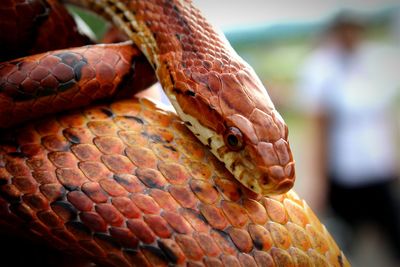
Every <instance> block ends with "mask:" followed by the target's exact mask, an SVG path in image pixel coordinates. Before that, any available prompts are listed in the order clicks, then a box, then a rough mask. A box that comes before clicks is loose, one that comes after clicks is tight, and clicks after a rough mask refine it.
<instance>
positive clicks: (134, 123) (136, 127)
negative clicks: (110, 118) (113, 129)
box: [114, 115, 144, 132]
mask: <svg viewBox="0 0 400 267" xmlns="http://www.w3.org/2000/svg"><path fill="white" fill-rule="evenodd" d="M114 123H115V125H117V126H118V127H119V128H120V129H122V130H126V131H134V132H138V131H140V130H141V129H142V128H143V124H144V121H143V120H142V119H141V118H140V117H137V116H134V115H124V116H118V117H115V118H114Z"/></svg>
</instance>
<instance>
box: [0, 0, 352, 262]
mask: <svg viewBox="0 0 400 267" xmlns="http://www.w3.org/2000/svg"><path fill="white" fill-rule="evenodd" d="M72 2H75V3H74V4H78V5H81V6H84V7H86V8H88V9H90V10H92V11H95V12H97V13H99V14H100V15H103V16H105V17H106V18H108V19H110V20H112V21H113V22H114V23H115V25H117V27H118V28H119V29H121V30H122V31H124V33H125V34H126V35H127V36H128V37H129V39H131V40H132V41H133V42H134V44H135V45H136V46H137V47H138V48H139V49H140V50H141V52H142V53H143V54H144V56H145V57H146V58H147V61H146V60H144V57H143V55H142V54H141V53H140V52H139V50H138V49H137V48H135V47H134V46H132V43H129V42H128V43H121V44H109V45H91V46H86V47H82V48H73V49H65V50H58V51H53V52H47V53H44V54H39V55H33V56H29V57H26V58H20V59H16V60H11V61H8V62H5V63H2V64H1V66H0V103H1V104H2V105H1V108H2V110H1V112H0V122H1V127H2V128H5V127H11V126H14V124H20V123H21V122H23V121H27V120H31V119H32V118H36V117H39V116H43V115H44V114H49V113H54V112H59V111H61V110H64V109H72V108H77V107H81V106H83V105H87V104H90V103H92V102H94V101H96V100H97V99H104V98H109V97H115V96H117V97H121V96H124V97H125V98H126V99H125V100H113V101H112V100H108V102H105V103H103V104H92V105H91V106H88V107H85V108H80V109H75V110H73V111H70V112H64V113H60V114H59V115H56V116H55V117H44V118H42V119H41V120H39V121H36V122H34V123H28V124H24V125H22V126H21V125H20V126H18V127H14V128H10V129H5V130H1V144H0V221H1V223H2V225H4V227H5V229H8V228H9V229H15V227H17V228H19V229H22V232H25V233H27V234H28V235H32V236H37V237H38V238H39V239H41V240H46V241H47V242H48V243H49V244H51V246H54V247H57V248H58V249H60V250H62V251H65V252H68V253H71V254H72V255H75V256H76V257H82V258H84V259H87V260H89V261H92V262H94V263H96V264H99V265H106V266H108V265H109V266H166V265H184V266H204V265H205V266H222V265H225V266H227V265H233V266H348V265H349V263H348V262H347V260H346V258H345V257H344V255H343V253H342V252H341V251H340V249H339V248H338V247H337V245H336V244H335V242H334V240H333V239H332V237H331V236H330V235H329V233H328V232H327V231H326V229H325V227H324V226H323V225H322V224H321V223H320V222H319V221H318V219H317V218H316V216H315V215H314V214H313V213H312V211H311V210H310V208H309V207H308V206H307V204H306V203H305V202H304V201H302V200H301V199H299V197H298V196H297V195H296V194H295V193H294V192H293V191H290V192H288V193H286V192H287V191H288V190H289V189H290V188H291V186H292V184H293V182H294V176H295V174H294V162H293V157H292V155H291V152H290V147H289V144H288V140H287V138H288V131H287V127H286V125H285V124H284V122H283V120H282V118H281V117H280V115H279V114H278V113H277V111H276V110H275V108H274V105H273V104H272V102H271V101H270V99H269V97H268V94H267V93H266V90H265V88H264V87H263V85H262V84H261V82H260V81H259V79H258V78H257V76H256V74H255V73H254V71H253V70H252V68H251V67H250V66H248V65H247V64H246V63H245V62H244V61H243V60H242V59H241V58H240V57H239V56H238V55H237V54H236V53H235V52H234V51H233V49H232V48H231V47H230V45H229V44H228V43H227V41H226V40H225V39H224V37H223V36H222V35H220V34H218V33H217V32H216V31H215V30H214V29H213V28H212V26H210V25H209V24H208V23H207V22H206V20H205V19H204V18H203V17H202V15H201V14H200V12H199V11H198V10H197V9H196V8H195V7H193V6H192V4H191V3H190V1H177V0H176V1H158V0H154V1H153V0H151V1H133V0H130V1H114V0H93V1H72ZM24 4H25V5H27V6H29V5H31V7H32V6H33V7H34V8H30V11H32V14H39V15H32V16H31V17H32V19H33V21H35V23H36V22H37V23H38V24H42V25H41V26H44V25H45V24H46V23H47V24H49V25H52V26H53V27H55V26H54V25H57V24H60V23H59V20H57V19H55V18H54V16H55V15H54V14H56V15H57V16H63V17H64V18H65V21H67V22H68V23H71V25H74V24H73V21H72V19H70V17H69V16H68V15H67V14H66V13H65V14H64V11H65V10H64V9H63V7H62V6H61V5H59V3H58V2H56V1H44V0H38V1H8V2H7V4H5V7H6V8H3V9H4V10H5V9H7V8H8V11H9V10H12V11H13V12H14V11H15V12H14V13H18V12H27V11H26V10H27V9H21V8H20V6H21V5H24ZM4 10H3V11H4ZM21 10H22V11H21ZM53 10H57V11H55V12H53ZM35 12H37V13H35ZM1 14H6V12H3V13H1ZM47 17H48V18H53V19H52V20H53V22H51V20H50V19H48V20H46V21H45V22H43V21H42V22H40V21H41V20H45V19H44V18H47ZM28 19H29V16H27V20H28ZM11 21H12V22H14V21H13V20H11ZM38 21H39V22H40V23H39V22H38ZM49 21H50V22H49ZM17 22H18V21H17ZM19 22H20V21H19ZM14 24H15V25H17V26H16V29H17V31H21V32H22V33H24V34H17V37H18V38H24V37H26V36H28V37H27V38H28V39H29V34H30V31H31V29H30V28H29V27H27V28H24V27H20V26H21V25H19V24H18V23H14ZM61 24H62V23H61ZM22 25H26V24H22ZM2 27H3V28H6V27H7V23H5V24H1V23H0V28H2ZM64 27H65V26H64ZM21 29H22V30H21ZM54 29H55V30H54V33H55V32H57V30H56V28H54ZM24 30H25V31H24ZM41 32H42V30H36V36H40V34H41ZM43 32H46V31H43ZM68 34H72V35H74V36H78V37H77V38H76V39H75V37H74V38H71V39H69V38H67V40H68V41H67V42H64V44H63V45H62V46H60V47H57V45H55V47H52V48H50V49H59V48H62V47H68V46H70V45H72V46H74V45H75V46H79V45H83V44H87V43H90V41H89V40H88V39H86V38H85V37H84V36H81V35H80V34H79V33H78V32H77V31H76V28H75V26H71V27H68V28H67V29H66V30H65V35H68ZM48 35H49V33H47V36H48ZM45 36H46V34H45ZM2 38H3V37H2ZM18 38H17V39H18ZM40 40H41V39H40V38H36V41H37V42H38V43H40V42H43V40H42V41H40ZM70 40H72V41H70ZM13 42H14V45H15V43H18V40H17V41H16V40H14V41H12V40H11V41H10V42H9V44H13ZM68 42H71V44H69V43H68ZM55 43H56V42H55ZM3 44H6V42H4V43H3ZM29 45H30V44H26V43H25V44H23V45H20V46H19V47H18V51H15V53H4V54H3V55H2V57H3V59H8V58H11V57H13V56H14V55H17V56H23V55H28V54H35V53H37V52H41V51H40V49H39V50H38V49H37V48H32V47H29ZM36 46H37V45H36ZM9 47H11V48H9V49H10V50H11V51H14V49H13V45H9ZM33 47H35V45H34V46H33ZM39 47H46V46H43V45H39ZM46 49H47V48H46ZM19 53H20V54H19ZM7 57H8V58H7ZM152 69H154V71H155V75H156V77H157V78H158V80H159V81H160V83H161V85H162V86H163V88H164V90H165V92H166V94H167V96H168V97H169V99H170V100H171V103H172V104H173V106H174V107H175V109H176V111H177V114H178V116H179V117H177V116H176V115H175V114H173V113H171V112H167V111H165V110H163V109H161V108H159V107H157V106H156V105H155V104H153V103H152V102H149V101H148V100H145V99H141V100H138V99H134V98H131V96H132V95H133V93H134V92H135V91H139V90H142V89H144V88H146V87H147V86H148V85H150V84H152V83H153V82H154V81H155V79H154V74H153V72H152V71H151V70H152ZM187 129H190V131H188V130H187ZM199 141H200V142H199ZM201 143H203V144H201ZM211 153H212V154H214V155H212V154H211ZM224 165H225V166H224ZM227 170H229V171H227ZM264 195H270V196H269V197H267V196H264ZM2 227H3V226H2ZM7 227H8V228H7Z"/></svg>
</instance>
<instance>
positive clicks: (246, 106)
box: [69, 0, 295, 194]
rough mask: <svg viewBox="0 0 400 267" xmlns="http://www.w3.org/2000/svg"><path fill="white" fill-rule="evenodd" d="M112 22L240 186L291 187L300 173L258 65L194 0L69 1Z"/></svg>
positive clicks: (275, 189) (272, 190)
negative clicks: (257, 71) (237, 48)
mask: <svg viewBox="0 0 400 267" xmlns="http://www.w3.org/2000/svg"><path fill="white" fill-rule="evenodd" d="M69 2H74V3H75V4H79V5H81V6H85V7H86V8H88V9H90V10H93V11H95V12H97V13H99V14H101V15H103V16H104V17H106V18H108V19H110V20H112V21H113V22H114V24H115V25H116V26H117V27H119V29H121V30H122V31H124V32H125V34H126V35H127V36H128V37H129V38H130V39H131V40H133V41H134V42H135V44H136V45H137V46H138V47H139V48H140V49H141V50H142V52H143V53H144V54H145V55H146V57H147V59H148V60H149V62H150V64H151V65H152V66H153V67H154V69H155V71H156V74H157V77H158V79H159V81H160V83H161V85H162V87H163V89H164V91H165V92H166V94H167V96H168V97H169V99H170V101H171V103H172V104H173V106H174V107H175V109H176V111H177V113H178V115H179V116H180V117H181V118H182V119H183V120H184V121H186V122H187V125H188V127H189V129H191V131H192V132H193V133H194V134H195V135H196V136H197V137H198V138H199V140H200V141H201V142H202V143H203V144H205V145H207V146H209V147H210V150H211V151H212V152H213V154H214V155H215V156H216V157H218V158H219V159H220V160H221V161H222V162H224V163H225V166H226V167H227V168H228V169H229V170H230V171H231V172H232V173H233V174H234V176H235V177H236V179H238V180H239V181H240V182H241V183H242V184H244V185H245V186H246V187H248V188H250V189H251V190H253V191H255V192H257V193H262V194H277V193H282V192H286V191H287V190H288V189H290V188H291V187H292V185H293V182H294V177H295V170H294V162H293V157H292V154H291V150H290V147H289V144H288V131H287V127H286V125H285V123H284V122H283V119H282V118H281V116H280V115H279V113H278V112H277V111H276V110H275V108H274V105H273V104H272V102H271V100H270V98H269V96H268V94H267V91H266V90H265V88H264V86H263V85H262V83H261V82H260V80H259V78H258V77H257V75H256V74H255V72H254V71H253V69H252V68H251V67H250V66H249V65H248V64H246V63H245V62H244V61H243V60H242V59H241V58H240V57H239V56H238V55H237V54H236V53H235V52H234V50H233V49H232V47H231V46H230V45H229V43H228V42H227V41H226V40H225V38H224V37H223V36H222V35H220V34H218V33H217V32H216V31H215V30H214V29H213V27H212V26H211V25H210V24H209V23H208V22H207V21H206V20H205V19H204V17H203V16H202V15H201V13H200V11H199V10H198V9H196V8H195V7H194V6H193V5H192V4H191V2H190V1H163V0H150V1H135V0H129V1H114V0H110V1H108V0H84V1H69Z"/></svg>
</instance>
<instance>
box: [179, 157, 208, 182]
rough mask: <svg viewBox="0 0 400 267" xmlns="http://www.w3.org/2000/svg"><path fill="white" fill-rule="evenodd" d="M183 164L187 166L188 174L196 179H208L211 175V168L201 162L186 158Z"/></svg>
mask: <svg viewBox="0 0 400 267" xmlns="http://www.w3.org/2000/svg"><path fill="white" fill-rule="evenodd" d="M183 164H185V165H187V166H188V169H189V172H190V174H191V175H192V176H193V177H194V178H196V179H202V180H208V179H210V177H211V174H212V170H211V168H210V167H209V166H208V165H206V164H204V163H201V162H198V161H191V160H187V162H184V163H183Z"/></svg>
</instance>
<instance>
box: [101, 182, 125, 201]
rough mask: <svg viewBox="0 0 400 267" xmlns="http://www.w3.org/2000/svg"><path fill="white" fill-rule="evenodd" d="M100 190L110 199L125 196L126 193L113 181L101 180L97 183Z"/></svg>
mask: <svg viewBox="0 0 400 267" xmlns="http://www.w3.org/2000/svg"><path fill="white" fill-rule="evenodd" d="M99 184H100V186H101V188H103V190H104V191H105V192H107V193H108V194H109V195H110V196H112V197H120V196H127V195H128V191H126V190H125V188H123V187H122V186H120V185H119V184H118V183H117V182H116V181H115V180H113V179H103V180H100V182H99Z"/></svg>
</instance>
